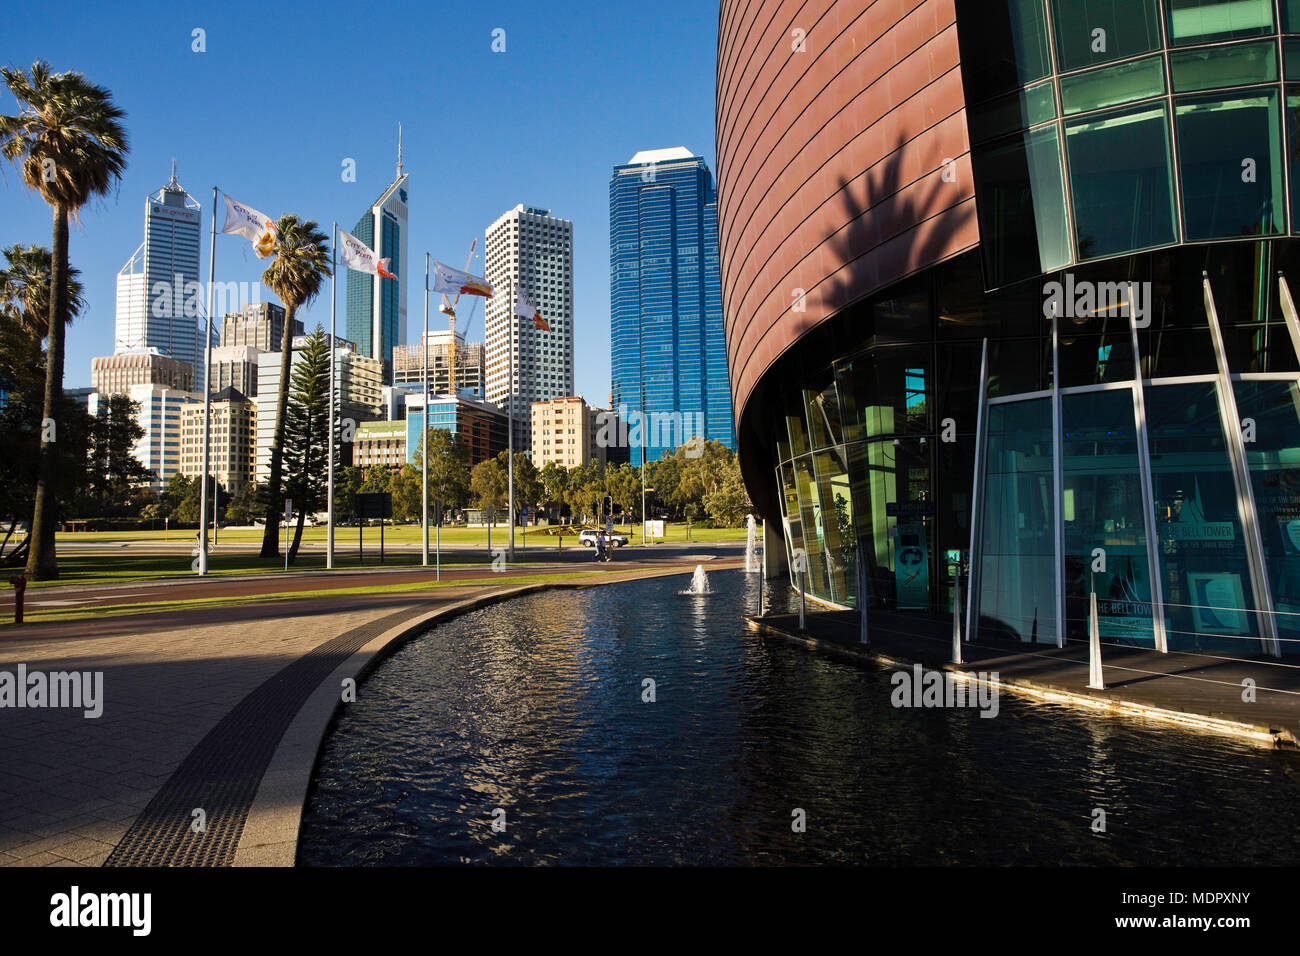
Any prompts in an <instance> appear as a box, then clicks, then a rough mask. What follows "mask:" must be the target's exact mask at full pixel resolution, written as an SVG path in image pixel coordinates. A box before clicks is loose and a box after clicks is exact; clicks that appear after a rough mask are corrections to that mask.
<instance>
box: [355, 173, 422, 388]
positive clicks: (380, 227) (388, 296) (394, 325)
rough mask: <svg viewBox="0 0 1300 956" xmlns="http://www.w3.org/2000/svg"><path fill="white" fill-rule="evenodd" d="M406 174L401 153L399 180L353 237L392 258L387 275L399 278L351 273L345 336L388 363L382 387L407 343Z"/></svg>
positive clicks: (360, 349) (389, 380)
mask: <svg viewBox="0 0 1300 956" xmlns="http://www.w3.org/2000/svg"><path fill="white" fill-rule="evenodd" d="M409 180H410V176H408V175H407V174H406V173H404V172H402V160H401V152H400V148H399V152H398V160H397V178H396V179H395V180H393V182H392V184H391V185H390V186H389V187H388V188H387V189H385V190H384V193H383V195H381V196H380V197H379V198H378V199H376V200H375V201H374V202H373V203H371V205H370V207H369V208H368V209H366V211H365V212H364V213H363V214H362V216H361V218H360V220H358V221H357V224H356V225H355V226H353V227H352V234H353V235H354V236H356V237H357V238H358V239H360V240H361V241H362V242H364V243H365V244H366V245H368V246H370V248H372V249H374V250H375V252H376V253H378V255H379V256H380V257H381V258H386V259H391V260H392V261H391V262H390V263H389V266H388V268H389V271H391V272H392V273H393V274H394V275H396V276H397V278H396V279H378V278H375V277H374V276H370V275H366V274H365V273H362V272H356V271H354V270H352V269H348V270H347V276H348V285H347V289H348V291H347V306H346V310H347V319H346V328H347V333H346V334H347V337H348V339H349V340H350V341H353V342H355V343H356V345H357V351H358V352H359V353H360V354H362V355H367V356H369V357H371V358H377V359H380V360H381V361H382V362H383V363H384V384H386V385H387V384H391V383H392V381H393V347H394V346H396V345H404V344H406V265H407V259H408V256H407V250H406V243H405V240H406V236H405V235H404V233H405V232H406V221H407V183H408V181H409Z"/></svg>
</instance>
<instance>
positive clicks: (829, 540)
mask: <svg viewBox="0 0 1300 956" xmlns="http://www.w3.org/2000/svg"><path fill="white" fill-rule="evenodd" d="M813 468H814V470H815V472H816V475H817V498H818V500H819V501H820V502H821V503H822V511H821V520H822V522H823V527H822V528H821V529H820V530H821V536H822V540H823V542H824V543H823V547H822V559H823V562H824V564H825V567H826V579H827V585H828V587H829V589H830V593H829V597H830V600H832V601H834V602H835V603H837V604H846V605H849V606H853V605H854V602H855V600H856V595H857V567H858V562H857V555H856V550H857V541H856V539H855V537H854V535H853V495H852V491H851V489H850V488H849V474H848V467H847V462H846V461H845V459H844V451H843V448H842V447H840V448H830V449H827V450H825V451H822V452H818V453H816V454H814V455H813Z"/></svg>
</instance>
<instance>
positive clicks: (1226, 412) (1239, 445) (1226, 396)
mask: <svg viewBox="0 0 1300 956" xmlns="http://www.w3.org/2000/svg"><path fill="white" fill-rule="evenodd" d="M1201 275H1202V284H1203V287H1204V291H1205V312H1206V315H1207V316H1208V317H1209V320H1210V335H1211V337H1212V338H1213V339H1214V358H1215V361H1216V362H1217V363H1218V367H1219V402H1220V409H1221V411H1222V413H1223V424H1224V432H1225V435H1224V438H1225V439H1226V441H1227V445H1228V452H1229V456H1228V457H1229V459H1230V460H1231V462H1232V466H1233V473H1234V476H1235V479H1236V482H1237V503H1238V506H1239V508H1238V510H1239V511H1240V512H1241V529H1242V534H1243V535H1244V537H1245V539H1246V540H1245V545H1246V558H1247V559H1248V561H1249V564H1250V576H1251V579H1252V582H1253V584H1254V588H1255V604H1256V605H1257V606H1258V608H1259V610H1260V611H1261V612H1262V614H1260V615H1259V617H1260V621H1259V636H1260V640H1261V642H1262V643H1263V645H1264V649H1265V650H1266V651H1267V652H1268V653H1269V654H1271V655H1272V656H1274V657H1281V656H1282V646H1281V642H1279V641H1278V637H1277V619H1276V618H1275V617H1274V616H1273V591H1272V588H1270V587H1269V579H1268V564H1267V563H1266V562H1265V560H1264V539H1263V536H1262V535H1261V534H1260V531H1259V511H1258V510H1257V509H1256V506H1255V488H1254V486H1253V485H1252V484H1251V482H1250V465H1249V463H1248V461H1247V459H1246V445H1245V442H1244V441H1243V440H1242V434H1241V412H1240V411H1238V410H1237V396H1236V394H1235V393H1234V392H1233V390H1232V375H1231V374H1230V372H1229V370H1228V356H1227V353H1226V352H1225V351H1224V348H1223V332H1222V330H1221V329H1220V328H1219V312H1218V309H1216V308H1215V305H1214V293H1213V291H1212V290H1211V288H1210V276H1209V274H1208V273H1205V272H1202V273H1201Z"/></svg>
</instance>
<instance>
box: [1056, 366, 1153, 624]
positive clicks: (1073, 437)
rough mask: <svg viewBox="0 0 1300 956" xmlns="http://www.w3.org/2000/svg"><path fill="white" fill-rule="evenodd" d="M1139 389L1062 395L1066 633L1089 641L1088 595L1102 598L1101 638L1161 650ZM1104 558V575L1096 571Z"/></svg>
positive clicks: (1100, 600)
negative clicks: (1138, 424) (1136, 402)
mask: <svg viewBox="0 0 1300 956" xmlns="http://www.w3.org/2000/svg"><path fill="white" fill-rule="evenodd" d="M1133 421H1134V416H1133V392H1132V390H1131V389H1127V388H1126V389H1121V390H1117V391H1109V392H1090V393H1084V394H1082V395H1064V396H1062V397H1061V428H1062V436H1061V437H1062V458H1061V461H1062V478H1063V481H1062V489H1063V501H1062V504H1061V512H1062V514H1061V517H1062V520H1063V522H1064V527H1065V555H1064V561H1065V615H1066V622H1067V623H1066V636H1067V637H1068V638H1069V639H1070V640H1076V641H1083V640H1087V637H1088V629H1087V617H1088V607H1089V594H1090V592H1091V591H1094V590H1095V591H1096V593H1097V617H1098V624H1099V630H1100V631H1101V638H1102V640H1103V641H1109V642H1111V643H1115V644H1130V645H1137V646H1141V647H1154V646H1155V635H1154V629H1153V627H1152V617H1151V564H1150V561H1148V559H1147V528H1146V519H1145V517H1144V514H1145V510H1146V509H1145V508H1144V507H1143V502H1142V481H1141V477H1140V469H1139V467H1138V450H1137V429H1136V428H1135V427H1134V424H1133ZM1097 548H1101V549H1102V550H1103V552H1104V553H1105V558H1106V565H1105V568H1106V569H1105V570H1104V571H1102V572H1100V573H1094V572H1093V571H1092V566H1093V554H1094V551H1095V549H1097Z"/></svg>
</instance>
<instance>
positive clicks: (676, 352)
mask: <svg viewBox="0 0 1300 956" xmlns="http://www.w3.org/2000/svg"><path fill="white" fill-rule="evenodd" d="M609 272H610V360H611V361H610V365H611V368H610V372H611V384H612V388H613V404H614V407H615V409H616V410H619V411H622V410H624V409H626V410H627V412H628V413H629V416H630V418H631V431H630V436H631V437H632V440H635V436H636V434H637V428H636V426H635V422H636V420H637V419H636V417H635V416H633V415H632V413H637V412H639V413H641V416H640V417H641V422H642V424H641V428H640V432H641V439H642V441H643V443H644V446H645V447H644V457H645V458H646V459H648V460H650V461H657V460H659V458H661V457H662V456H663V454H664V452H666V451H671V450H672V449H674V448H676V447H679V446H680V445H682V444H684V443H685V442H686V441H687V440H688V439H689V438H691V437H694V436H696V435H700V434H702V435H703V437H704V438H707V439H712V440H714V441H719V442H722V443H723V444H724V445H726V446H727V447H728V448H735V447H736V445H735V435H734V431H733V427H732V421H731V393H730V390H729V388H728V385H727V354H726V344H725V342H724V340H723V331H722V293H721V286H720V285H719V281H718V202H717V193H716V191H715V189H714V185H713V175H712V174H711V173H710V172H709V167H708V166H707V165H705V162H704V159H703V158H702V157H700V156H696V155H694V154H693V153H692V152H691V151H690V150H689V149H686V148H685V147H684V146H678V147H675V148H672V149H652V150H644V151H642V152H639V153H637V154H636V155H635V156H633V157H632V158H631V159H630V160H629V161H628V162H626V163H624V164H623V165H621V166H615V167H614V174H613V176H612V178H611V179H610V182H609ZM643 386H644V396H645V397H644V404H643V402H642V388H643ZM630 451H631V461H632V464H634V465H639V464H641V462H642V458H643V449H642V448H641V447H636V446H634V447H632V448H631V450H630Z"/></svg>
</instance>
